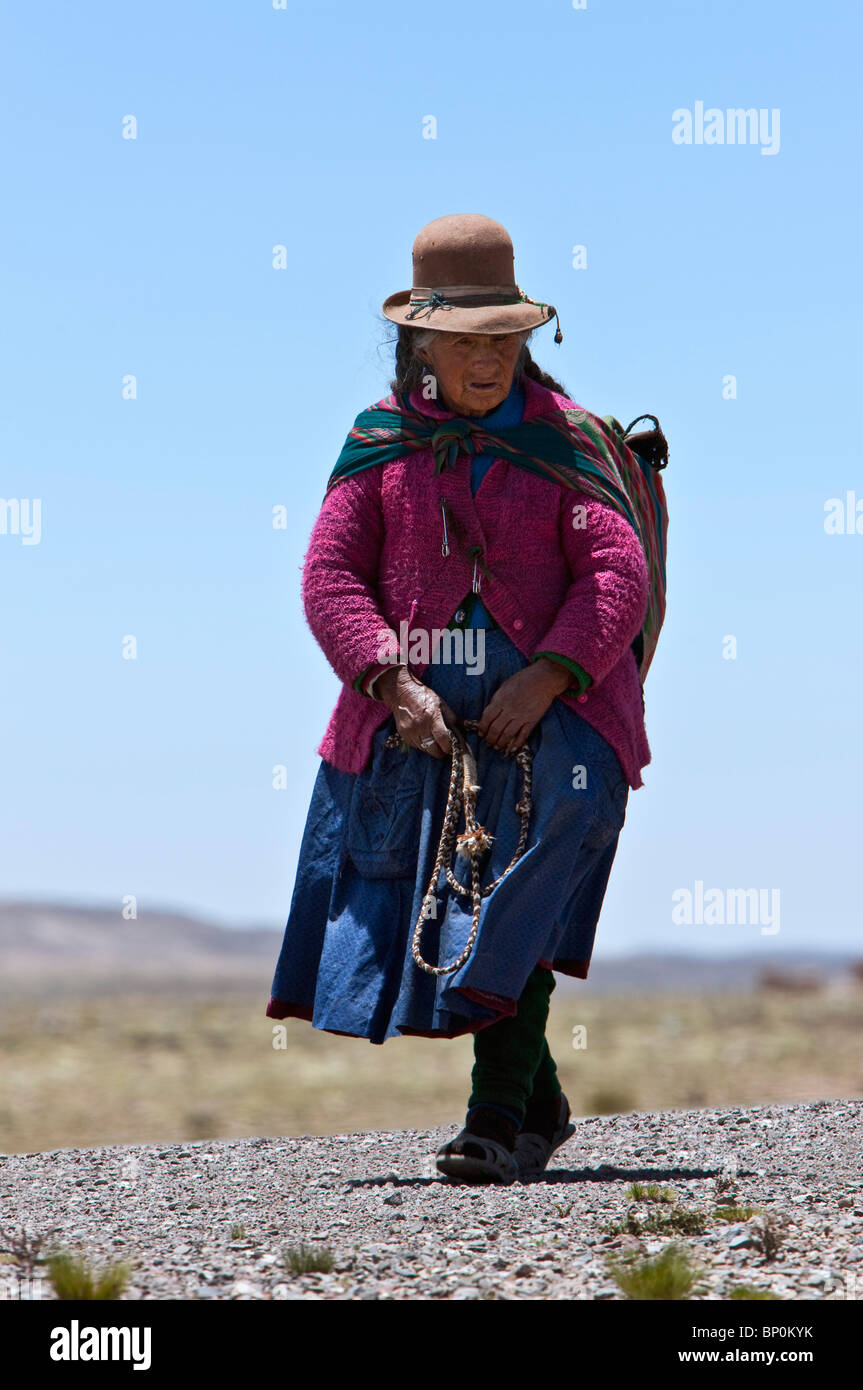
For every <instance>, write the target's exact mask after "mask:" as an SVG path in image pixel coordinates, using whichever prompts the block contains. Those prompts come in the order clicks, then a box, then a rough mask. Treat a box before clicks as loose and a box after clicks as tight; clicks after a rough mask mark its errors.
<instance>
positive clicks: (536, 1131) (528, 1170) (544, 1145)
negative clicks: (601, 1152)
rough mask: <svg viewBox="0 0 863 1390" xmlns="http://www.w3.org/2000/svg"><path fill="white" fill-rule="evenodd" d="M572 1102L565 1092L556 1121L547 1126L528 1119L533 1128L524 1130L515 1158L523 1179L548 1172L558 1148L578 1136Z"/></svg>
mask: <svg viewBox="0 0 863 1390" xmlns="http://www.w3.org/2000/svg"><path fill="white" fill-rule="evenodd" d="M569 1117H570V1109H569V1101H568V1100H567V1098H566V1096H565V1095H564V1094H563V1092H562V1091H561V1093H560V1101H559V1104H558V1111H557V1114H556V1116H555V1117H554V1118H553V1119H551V1118H550V1119H549V1121H548V1123H547V1124H545V1125H543V1124H542V1123H541V1122H537V1121H536V1120H528V1121H526V1123H527V1124H529V1125H530V1128H529V1129H523V1130H521V1131H520V1132H519V1134H518V1135H517V1136H516V1141H515V1148H514V1157H515V1161H516V1166H517V1167H518V1176H519V1177H520V1178H535V1177H537V1176H538V1175H539V1174H540V1173H543V1172H545V1169H546V1168H547V1166H548V1161H549V1159H550V1158H551V1156H552V1154H553V1153H554V1151H555V1149H559V1148H560V1146H561V1144H565V1143H566V1141H567V1139H571V1138H572V1136H573V1134H575V1125H573V1124H570V1120H569Z"/></svg>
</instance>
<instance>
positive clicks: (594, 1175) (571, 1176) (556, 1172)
mask: <svg viewBox="0 0 863 1390" xmlns="http://www.w3.org/2000/svg"><path fill="white" fill-rule="evenodd" d="M721 1171H722V1170H721V1168H673V1167H668V1168H643V1167H642V1168H614V1167H611V1166H609V1165H607V1164H602V1165H601V1166H600V1167H599V1168H547V1169H546V1171H545V1172H544V1173H540V1174H539V1176H538V1177H535V1178H523V1179H521V1184H522V1186H525V1187H532V1186H534V1185H535V1184H537V1183H573V1182H581V1183H585V1182H673V1181H675V1179H676V1180H677V1181H678V1182H682V1181H684V1180H685V1179H688V1178H715V1177H716V1176H717V1175H718V1174H719V1173H720V1172H721ZM754 1172H755V1170H754V1169H748V1168H747V1169H743V1168H741V1169H740V1172H739V1173H738V1177H739V1178H747V1177H752V1176H753V1174H754ZM344 1186H345V1187H346V1188H347V1187H410V1188H421V1187H441V1186H444V1187H476V1186H489V1187H493V1186H496V1184H494V1183H488V1184H477V1183H472V1182H471V1183H468V1182H459V1180H458V1179H457V1178H446V1177H443V1176H442V1175H441V1176H439V1177H412V1178H400V1177H398V1175H397V1174H395V1173H390V1174H388V1175H387V1176H383V1177H381V1176H376V1177H370V1178H345V1179H344Z"/></svg>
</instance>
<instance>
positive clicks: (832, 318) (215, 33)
mask: <svg viewBox="0 0 863 1390" xmlns="http://www.w3.org/2000/svg"><path fill="white" fill-rule="evenodd" d="M861 28H863V25H861V22H860V17H859V13H858V12H857V11H856V10H855V9H854V8H853V7H850V6H847V5H844V4H838V3H832V4H831V3H828V4H821V5H819V6H812V5H809V4H802V3H797V4H788V3H782V4H780V3H773V2H771V3H757V2H756V3H748V4H746V3H738V4H734V3H710V2H709V0H705V3H698V4H696V3H692V4H685V3H675V2H674V0H670V2H669V3H664V4H661V5H657V6H644V5H643V4H640V3H635V2H634V0H624V3H618V4H610V3H600V2H599V0H588V4H587V8H586V9H585V10H582V11H576V10H574V9H573V8H572V5H571V3H570V0H533V3H531V4H530V5H517V4H515V3H512V0H495V3H489V0H474V3H472V4H470V5H465V4H464V3H459V4H455V3H452V0H437V3H436V4H435V5H434V6H429V7H422V6H420V7H417V6H405V5H404V4H403V3H394V0H383V3H377V4H372V5H366V6H355V5H351V4H348V3H346V2H345V3H339V4H328V3H319V4H315V5H302V6H301V5H298V4H295V3H293V0H289V3H287V5H286V7H285V9H284V10H274V9H273V8H272V4H271V3H265V0H259V2H258V3H239V0H237V3H231V4H228V3H207V4H192V3H180V4H176V3H172V4H168V3H150V4H148V5H147V6H145V7H138V8H135V7H133V8H128V7H124V6H117V5H115V4H99V3H95V4H88V5H85V6H71V5H68V4H56V3H45V4H40V5H38V6H28V5H24V4H18V5H11V6H9V7H7V10H6V17H5V30H6V34H5V44H4V53H3V56H2V58H0V64H2V83H0V86H2V90H3V93H4V96H3V101H4V105H5V108H6V109H5V111H4V113H3V126H4V131H5V137H6V138H5V142H4V144H5V148H4V151H3V154H2V182H3V188H4V193H5V198H4V202H5V212H4V215H3V218H2V225H0V244H2V252H3V265H4V271H3V281H4V283H3V320H4V331H3V334H2V356H3V360H2V422H3V423H2V452H0V495H2V497H4V498H5V499H22V498H39V499H40V500H41V507H42V521H41V538H40V540H39V543H38V544H32V545H28V544H25V543H24V537H23V536H22V535H20V534H14V533H11V534H10V533H9V531H10V528H9V527H8V526H7V534H3V535H0V593H2V609H3V621H2V624H0V659H2V669H3V682H2V694H0V712H2V747H3V758H2V763H3V788H4V795H3V797H2V802H0V818H2V825H0V836H2V843H3V847H4V848H3V856H2V866H0V893H2V895H4V896H22V897H44V898H60V899H63V900H66V901H85V902H98V903H100V904H103V905H108V906H110V905H112V904H117V905H118V910H119V904H120V902H121V900H122V898H123V897H124V896H126V895H135V896H136V897H137V899H138V904H139V911H140V913H141V914H142V915H143V914H144V913H145V912H146V911H147V910H152V909H155V908H176V909H181V910H186V911H191V912H195V913H201V914H205V915H208V916H212V917H214V918H215V919H216V920H219V921H223V922H226V923H237V924H242V923H256V924H265V925H270V926H274V927H280V926H281V925H282V924H283V922H284V919H285V917H286V915H287V910H288V906H289V902H290V892H291V887H292V883H293V875H294V870H295V866H296V854H297V848H298V845H299V839H300V835H301V832H302V828H303V824H304V821H305V814H306V809H307V805H308V798H309V795H310V793H311V787H312V783H313V780H314V777H315V773H316V771H317V766H318V757H317V753H316V748H317V745H318V743H319V742H320V739H321V737H322V735H323V732H324V728H325V726H326V723H327V719H328V717H329V713H330V711H331V709H332V707H333V704H334V703H335V699H336V696H337V694H338V682H337V679H336V677H335V675H334V674H333V672H332V671H331V670H330V668H329V666H328V665H327V663H326V660H325V658H324V657H323V654H322V653H321V652H320V650H319V648H318V647H317V645H316V643H315V641H314V639H313V637H312V636H311V633H310V632H309V631H308V629H307V627H306V625H305V620H304V617H303V613H302V609H301V605H300V592H299V580H300V565H301V562H302V557H303V554H304V551H305V547H306V544H307V540H308V535H309V533H310V531H311V527H312V524H313V522H314V518H315V516H316V513H317V510H318V508H319V506H320V502H321V498H322V495H323V489H324V486H325V483H326V479H327V476H328V475H329V472H330V469H331V467H332V464H333V462H334V461H335V458H336V456H337V454H338V451H339V448H340V446H341V444H342V442H343V439H344V436H345V433H346V431H347V430H348V428H349V427H350V424H351V423H352V420H353V417H354V415H355V414H356V413H357V411H359V410H360V409H362V408H363V407H364V406H365V405H367V404H369V403H370V402H371V401H374V400H376V399H378V398H379V397H380V396H381V395H383V394H385V392H386V390H387V381H388V377H389V373H390V365H391V356H390V349H389V347H388V346H387V343H386V340H387V338H388V337H389V336H390V333H389V330H388V329H387V328H386V326H385V324H384V322H383V320H382V319H381V317H380V304H381V301H382V300H383V299H384V298H385V297H386V295H387V294H389V293H391V292H392V291H394V290H396V289H401V288H404V287H406V286H407V285H409V284H410V247H411V242H412V240H413V238H414V236H415V234H416V232H417V231H418V230H419V228H420V227H421V226H423V225H424V223H426V222H427V221H429V220H431V219H432V218H434V217H438V216H441V215H443V214H446V213H450V212H483V213H486V214H487V215H489V216H492V217H495V218H497V219H498V220H499V221H501V222H503V223H504V225H505V226H506V227H507V228H508V230H509V231H510V233H511V235H512V237H513V240H514V243H515V247H516V274H517V277H518V280H519V283H520V284H521V285H522V286H523V287H524V288H525V290H526V291H527V293H528V294H531V295H533V296H534V297H535V298H539V299H545V300H548V301H551V302H553V303H554V304H555V305H556V306H557V307H558V310H559V313H560V321H561V326H562V329H563V334H564V341H563V343H562V345H561V346H560V347H558V346H556V345H555V344H554V342H553V340H552V334H553V330H552V329H548V330H542V331H541V332H540V334H538V335H537V337H536V339H535V341H534V345H533V346H534V353H535V356H536V357H537V358H538V360H539V361H540V362H541V364H542V365H544V366H546V367H548V368H549V369H550V370H551V371H553V372H554V374H555V375H556V376H558V377H559V378H560V379H561V380H562V381H563V383H564V384H565V385H566V387H567V390H568V391H569V394H570V395H571V396H573V397H574V398H575V399H576V400H577V401H578V402H579V403H580V404H581V405H584V406H586V407H587V408H588V409H591V410H593V411H595V412H596V413H598V414H607V413H613V414H615V415H617V416H618V417H619V418H620V419H621V420H623V421H624V423H626V422H627V421H628V420H629V419H632V418H633V417H634V416H636V415H638V414H639V413H641V412H642V411H645V410H649V411H652V412H654V413H655V414H657V415H658V416H659V417H660V419H661V420H662V423H663V426H664V428H665V431H666V434H667V436H668V438H669V441H670V447H671V462H670V467H669V469H668V471H667V473H666V474H665V481H666V487H667V492H668V496H669V502H670V507H671V523H670V530H669V608H668V617H667V621H666V626H665V629H664V631H663V634H662V639H661V643H660V647H659V650H658V653H657V656H656V658H655V661H654V664H653V667H652V669H651V672H650V674H649V676H648V679H647V685H646V692H645V693H646V701H647V715H648V735H649V738H650V742H651V746H652V750H653V762H652V764H651V765H650V766H649V767H648V768H647V769H646V770H645V773H644V777H645V786H644V787H643V788H642V789H641V790H639V791H638V792H636V793H633V794H632V796H631V798H630V803H629V811H628V817H627V825H626V827H625V829H624V831H623V834H622V836H621V841H620V849H619V852H618V859H617V863H616V865H615V869H614V872H613V874H612V880H611V885H610V888H609V892H608V896H607V899H606V906H605V910H604V914H603V920H602V922H601V924H600V929H599V935H598V942H597V953H599V952H603V953H609V954H610V953H613V952H618V951H623V950H629V949H644V948H650V947H655V946H662V947H673V946H678V947H680V948H681V949H685V950H704V951H714V952H724V951H738V950H746V949H756V950H764V952H765V954H770V955H773V954H775V953H776V952H781V951H782V950H783V949H784V948H787V947H790V946H794V947H797V948H799V947H803V946H828V947H852V946H854V945H856V943H857V942H858V941H859V939H860V915H861V914H860V905H859V904H860V896H861V895H860V888H861V882H860V850H859V846H860V829H861V816H860V790H859V788H860V778H861V763H863V756H861V752H863V736H861V731H860V720H859V710H860V683H861V675H863V669H861V667H863V663H861V640H860V607H861V602H860V601H861V566H863V534H844V535H829V534H827V533H826V532H825V528H824V518H825V503H827V502H828V500H829V499H831V498H834V497H839V498H842V499H845V498H846V496H847V494H848V493H849V492H851V493H855V494H856V498H857V499H859V500H860V501H861V502H863V466H861V461H860V460H861V451H860V434H859V429H858V421H857V402H858V399H859V373H860V366H861V361H860V348H859V343H860V333H859V322H860V308H861V294H860V272H859V224H860V216H859V214H860V186H859V177H858V170H859V150H860V137H861V119H860V108H859V94H858V89H859V75H858V61H859V50H860V43H861V38H863V34H861ZM698 101H701V102H703V104H704V106H705V107H717V108H720V109H721V110H725V109H727V108H732V107H755V108H756V109H759V110H760V109H762V108H763V109H765V110H766V111H771V112H772V111H774V110H778V111H779V112H780V117H781V119H780V126H779V131H780V141H779V149H778V152H777V153H775V154H772V155H770V154H763V153H762V151H761V148H760V147H759V146H758V145H757V144H756V145H736V146H732V145H729V144H722V145H719V144H711V145H708V144H691V145H688V146H686V145H678V144H675V143H674V142H673V141H672V125H673V122H672V113H673V112H674V111H675V110H678V109H680V108H688V109H691V110H694V107H695V103H696V102H698ZM429 115H433V116H434V117H435V118H436V121H437V138H436V139H433V140H430V139H424V138H423V119H424V117H427V116H429ZM129 116H134V118H135V120H136V122H137V138H136V139H134V140H129V139H124V138H123V121H124V118H126V117H129ZM277 245H283V246H285V247H286V248H287V258H288V269H287V270H284V271H281V270H275V269H274V268H273V265H272V257H273V248H274V247H275V246H277ZM575 245H584V246H586V248H587V268H586V269H582V270H576V269H574V268H573V266H572V248H573V246H575ZM542 332H545V336H544V337H543V336H542ZM129 374H132V375H134V377H135V378H136V381H137V399H135V400H126V399H123V396H122V383H123V379H124V377H126V376H127V375H129ZM728 375H733V376H734V377H735V378H736V382H737V398H736V399H733V400H729V399H724V398H723V379H724V378H725V377H727V376H728ZM282 503H283V504H286V505H287V506H288V508H289V516H290V520H289V525H288V527H287V529H286V530H280V531H274V530H273V528H272V522H271V517H272V509H273V507H274V506H276V505H278V504H282ZM861 512H863V507H861ZM860 524H861V530H863V517H861V523H860ZM130 634H131V635H134V637H135V638H136V640H137V648H138V655H137V659H136V660H134V661H129V660H124V659H123V657H122V642H123V638H124V637H125V636H127V635H130ZM728 635H733V636H735V637H736V639H737V651H738V654H737V657H736V659H735V660H725V659H723V640H724V638H725V637H726V636H728ZM288 762H290V763H291V765H292V768H293V773H292V780H291V785H290V788H289V789H288V790H285V791H275V790H274V789H273V787H272V769H273V767H274V766H275V765H277V764H283V763H288ZM696 881H701V882H702V883H703V884H704V885H705V888H711V887H717V888H719V889H721V890H725V889H729V888H747V887H758V888H763V889H767V890H775V889H778V890H780V893H781V929H780V931H779V932H778V933H776V934H770V935H767V934H764V933H762V932H761V930H760V928H759V926H758V925H755V924H752V923H750V924H748V925H738V926H729V925H713V926H708V925H697V924H693V925H688V926H687V925H681V924H674V923H673V922H672V917H671V907H672V894H673V893H674V891H675V890H677V889H680V888H693V887H694V885H695V883H696Z"/></svg>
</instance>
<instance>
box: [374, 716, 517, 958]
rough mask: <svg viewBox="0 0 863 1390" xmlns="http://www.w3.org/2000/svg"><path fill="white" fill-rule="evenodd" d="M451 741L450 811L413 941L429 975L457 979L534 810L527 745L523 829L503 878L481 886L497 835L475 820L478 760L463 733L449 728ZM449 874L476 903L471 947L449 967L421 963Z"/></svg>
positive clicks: (395, 743) (474, 723)
mask: <svg viewBox="0 0 863 1390" xmlns="http://www.w3.org/2000/svg"><path fill="white" fill-rule="evenodd" d="M461 725H462V727H463V728H464V729H465V730H467V729H476V728H477V727H478V725H479V720H478V719H463V720H461ZM449 734H450V739H451V740H452V768H451V770H450V779H449V790H448V793H447V803H446V811H445V812H444V820H443V828H442V830H441V837H440V843H439V845H438V852H437V856H436V858H435V865H434V869H433V870H432V875H431V879H430V880H429V885H428V888H427V889H426V893H425V897H424V898H423V901H422V905H421V907H420V911H419V916H418V918H417V921H416V925H415V927H414V931H413V937H412V939H411V955H412V956H413V958H414V962H415V964H416V965H417V966H418V967H419V969H420V970H424V971H425V972H426V974H428V975H454V974H455V972H456V971H457V970H460V969H461V968H462V966H463V965H464V964H465V963H466V961H468V960H469V959H470V955H471V952H472V951H473V948H474V945H475V943H476V938H477V934H478V932H479V918H480V911H481V908H482V900H483V898H487V897H489V896H490V894H492V893H493V892H494V890H495V888H497V886H498V884H499V883H501V882H502V881H503V879H505V878H506V876H507V874H508V873H510V872H511V871H512V869H513V868H514V867H515V865H516V864H517V863H518V861H519V859H521V857H522V855H523V854H524V852H525V849H526V848H527V833H528V829H529V826H530V813H531V808H532V797H531V784H532V778H533V753H532V752H531V749H530V746H529V744H527V743H524V744H522V746H521V748H519V749H518V750H517V752H516V754H515V760H516V762H517V763H518V765H519V767H520V768H521V774H522V793H521V797H520V799H519V800H518V801H517V802H516V810H517V811H518V814H519V818H520V820H521V830H520V832H519V837H518V844H517V845H516V847H515V853H514V854H513V856H512V859H511V860H510V862H509V863H508V864H507V866H506V868H505V869H504V871H503V873H502V874H498V876H497V878H496V879H495V880H494V882H493V883H490V884H489V885H488V887H486V888H482V887H481V886H480V871H479V861H480V859H481V857H482V856H483V854H485V853H486V851H487V850H489V849H490V848H491V846H492V843H493V842H494V838H495V837H494V836H493V835H490V834H489V833H488V831H487V830H486V829H485V827H484V826H482V825H480V823H479V821H478V820H477V819H476V814H475V812H476V796H477V792H478V791H479V789H480V788H479V785H478V783H477V780H476V759H475V758H474V755H473V752H472V750H471V748H470V746H469V745H468V743H467V740H466V739H465V740H464V742H462V736H461V732H460V730H459V729H453V728H450V730H449ZM401 743H402V739H401V735H400V734H399V733H398V731H396V732H395V733H392V734H390V736H389V738H388V739H387V740H386V743H385V745H384V746H385V747H387V748H398V747H399V746H400V745H401ZM461 808H463V809H464V823H465V828H464V830H463V831H462V832H461V834H458V835H457V834H456V831H457V827H458V816H459V810H460V809H461ZM454 847H455V851H456V855H457V856H461V857H462V858H464V859H469V860H470V887H468V886H467V885H466V884H464V883H460V882H459V880H458V879H457V878H456V876H455V874H454V873H453V871H452V869H451V868H450V863H449V861H450V858H451V857H452V853H453V848H454ZM442 871H443V872H444V873H445V874H446V879H447V882H448V883H449V885H450V887H451V888H452V889H453V891H454V892H455V893H457V894H458V895H459V897H465V898H470V899H471V901H472V906H473V910H472V916H471V928H470V935H469V936H468V939H467V945H466V946H465V948H464V950H463V951H462V953H461V955H460V956H459V958H458V960H455V961H453V962H452V964H451V965H429V963H428V961H426V960H423V957H422V954H421V951H420V940H421V938H422V930H423V926H424V924H425V922H426V921H427V920H428V918H429V917H431V916H432V915H433V912H434V906H433V905H434V904H435V903H436V901H437V885H438V880H439V879H440V876H441V872H442Z"/></svg>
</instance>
